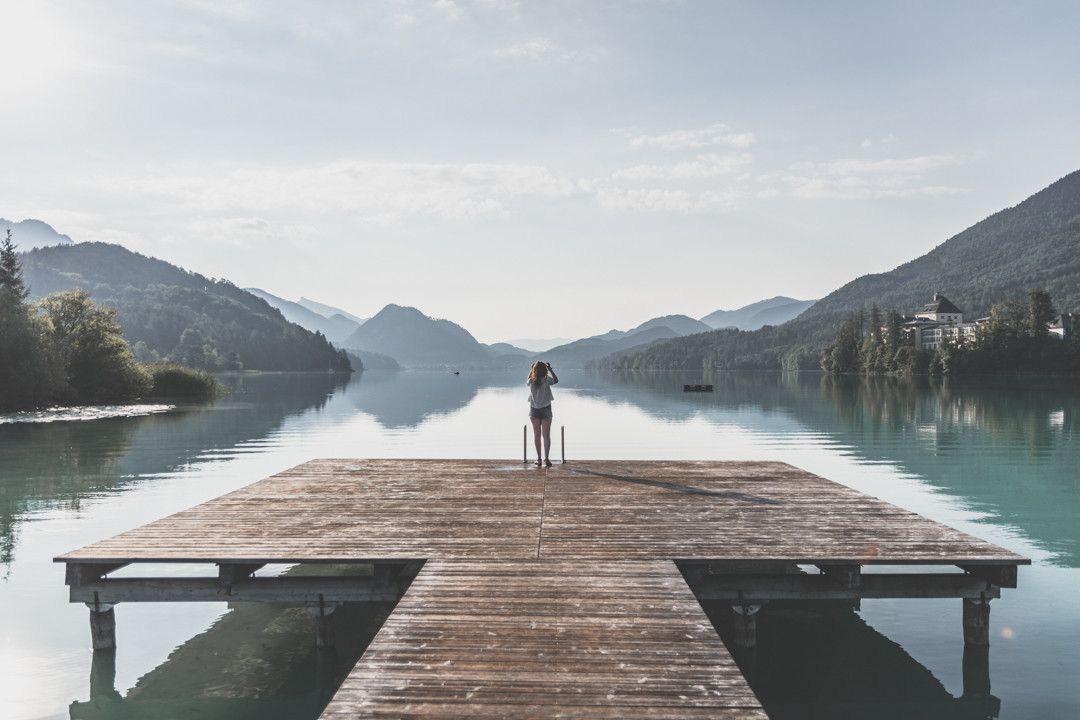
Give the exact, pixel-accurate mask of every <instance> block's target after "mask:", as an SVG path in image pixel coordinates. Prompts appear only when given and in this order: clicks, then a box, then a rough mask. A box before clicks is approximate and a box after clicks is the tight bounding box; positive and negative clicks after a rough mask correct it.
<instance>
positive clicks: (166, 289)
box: [16, 238, 350, 371]
mask: <svg viewBox="0 0 1080 720" xmlns="http://www.w3.org/2000/svg"><path fill="white" fill-rule="evenodd" d="M17 241H18V238H16V242H17ZM21 259H22V263H23V271H24V275H25V279H26V283H27V285H28V286H29V288H30V292H31V294H32V296H33V297H43V296H45V295H48V294H50V293H54V292H58V291H62V290H72V289H77V288H81V289H83V290H86V291H87V292H89V293H90V296H91V297H92V298H93V300H94V301H95V302H97V303H100V304H103V305H107V306H110V307H113V308H116V310H117V317H118V319H119V321H120V326H121V328H122V329H123V333H124V337H125V338H126V339H127V341H128V342H129V343H131V345H132V346H133V347H134V348H135V350H136V355H138V356H139V358H140V359H141V360H154V359H157V358H160V359H172V360H177V361H179V362H183V363H185V364H188V365H191V366H194V367H205V368H220V369H240V368H243V369H247V370H330V369H333V370H343V371H347V370H349V369H350V368H349V362H348V359H347V358H346V357H345V355H344V353H339V352H338V351H337V350H335V349H334V347H333V346H332V345H331V344H330V343H329V342H328V341H327V340H326V338H325V337H323V336H322V335H320V334H316V333H312V332H310V331H308V330H305V329H304V328H302V327H300V326H299V325H295V324H293V323H290V322H288V321H287V320H285V318H284V317H282V315H281V313H280V312H278V311H277V310H276V309H274V308H272V307H271V306H270V305H269V304H267V303H266V302H265V301H264V300H262V299H260V298H257V297H255V296H254V295H252V294H251V293H249V292H247V291H245V290H241V289H240V288H238V287H236V286H235V285H233V284H232V283H230V282H228V281H226V280H213V279H210V278H207V277H204V276H202V275H199V274H197V273H193V272H188V271H186V270H183V269H181V268H178V267H176V266H175V265H170V264H169V263H167V262H164V261H162V260H157V259H155V258H150V257H146V256H144V255H140V254H138V253H134V252H131V251H130V250H126V249H124V248H122V247H120V246H119V245H110V244H106V243H80V244H77V245H68V246H57V247H47V248H37V249H34V250H31V251H30V252H27V253H24V254H22V255H21Z"/></svg>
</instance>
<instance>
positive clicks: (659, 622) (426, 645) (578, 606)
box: [57, 459, 1029, 720]
mask: <svg viewBox="0 0 1080 720" xmlns="http://www.w3.org/2000/svg"><path fill="white" fill-rule="evenodd" d="M57 561H58V562H64V563H66V564H67V569H68V572H67V580H68V584H69V585H70V586H71V600H72V601H73V602H84V603H86V604H87V605H88V607H90V610H91V629H92V636H93V638H94V645H95V648H103V649H106V648H111V647H113V646H114V644H115V640H114V631H113V624H114V622H115V615H114V613H113V606H114V605H115V604H116V603H123V602H147V601H200V600H202V601H213V600H217V601H221V600H228V601H243V600H249V601H255V602H259V601H264V602H296V603H302V604H304V605H306V606H308V607H309V609H310V611H311V613H312V614H313V615H314V616H315V619H316V628H317V639H318V641H319V643H320V644H322V645H329V644H332V642H333V624H332V617H333V611H334V608H336V607H337V606H338V605H339V604H341V603H344V602H372V601H387V600H397V599H398V598H400V601H399V603H398V605H397V607H396V608H395V610H394V612H393V613H392V614H391V616H390V619H389V620H388V621H387V623H386V625H385V626H384V627H383V628H382V630H381V631H380V632H379V634H378V636H377V637H376V639H375V640H374V641H373V643H372V644H371V645H370V646H369V647H368V649H367V651H366V652H365V653H364V655H363V657H362V658H361V659H360V661H359V662H358V663H357V665H356V667H355V668H354V669H353V671H352V672H351V674H350V675H349V677H348V678H347V679H346V681H345V682H344V684H343V685H342V687H341V689H340V690H339V691H338V693H337V695H336V696H335V698H334V700H333V701H332V702H331V703H330V705H329V707H328V708H327V709H326V712H325V714H324V717H325V718H333V719H335V720H336V719H338V718H345V717H349V718H362V717H418V718H419V717H424V718H459V717H460V718H466V717H468V718H494V717H536V718H541V717H544V718H547V717H566V718H694V717H714V718H763V717H765V715H764V713H763V711H762V709H761V706H760V704H759V703H758V701H757V699H756V698H755V697H754V694H753V692H752V691H751V690H750V688H749V686H748V685H747V683H746V681H745V680H744V678H743V676H742V675H741V673H740V672H739V670H738V669H737V667H736V665H735V664H734V662H733V661H732V658H731V656H730V655H729V654H728V651H727V649H726V648H725V646H724V644H723V643H722V642H721V641H720V640H719V638H718V637H717V635H716V634H715V632H714V631H713V629H712V627H711V625H710V623H709V621H708V620H707V619H706V617H705V615H704V613H703V612H702V610H701V607H700V605H699V604H698V600H718V601H723V602H728V603H730V604H731V607H732V609H733V611H734V616H735V618H736V631H737V632H736V638H735V642H736V645H737V646H738V647H737V648H736V649H737V650H739V651H740V652H741V651H744V650H749V649H750V648H752V647H753V646H754V644H755V628H756V622H757V615H758V611H759V610H760V608H761V607H762V606H763V605H766V604H767V603H769V602H772V601H775V600H806V601H814V600H851V601H861V600H863V599H873V598H885V597H890V598H892V597H911V598H920V597H951V598H958V599H961V600H962V601H963V621H964V622H963V627H964V637H965V642H966V643H967V645H968V646H970V647H974V648H985V647H986V646H987V645H988V643H989V601H990V600H991V599H992V598H994V597H998V596H999V594H1000V588H1002V587H1015V586H1016V568H1017V566H1018V565H1021V564H1027V563H1028V562H1029V561H1028V560H1027V559H1026V558H1023V557H1021V556H1019V555H1016V554H1014V553H1011V552H1009V551H1007V550H1004V549H1002V548H1000V547H997V546H995V545H992V544H990V543H987V542H985V541H982V540H979V539H978V538H975V537H972V536H970V535H967V534H964V533H961V532H959V531H957V530H954V529H952V528H949V527H946V526H944V525H942V524H940V523H936V522H933V521H931V520H928V519H926V518H923V517H921V516H919V515H916V514H914V513H911V512H908V511H906V510H903V509H901V508H898V507H896V506H893V505H890V504H888V503H885V502H882V501H881V500H877V499H875V498H872V497H870V496H867V495H865V494H862V493H859V492H857V491H854V490H852V489H850V488H847V487H845V486H843V485H839V484H837V483H833V482H830V481H828V480H824V479H822V478H820V477H817V476H815V475H813V474H810V473H807V472H805V471H802V470H799V469H797V468H794V467H792V466H790V465H786V464H783V463H775V462H614V461H611V462H608V461H582V462H574V463H572V464H567V465H560V466H556V467H554V468H550V469H538V468H535V467H532V466H523V465H521V464H519V463H512V462H505V461H483V460H366V459H365V460H356V459H343V460H315V461H312V462H309V463H305V464H303V465H300V466H298V467H296V468H293V469H291V470H287V471H285V472H283V473H280V474H278V475H275V476H273V477H271V478H268V479H266V480H262V481H260V482H257V483H254V484H252V485H249V486H247V487H245V488H242V489H240V490H237V491H235V492H232V493H229V494H228V495H224V496H222V497H220V498H217V499H215V500H211V501H209V502H206V503H203V504H202V505H199V506H197V507H194V508H191V509H190V510H185V511H183V512H180V513H177V514H175V515H172V516H170V517H167V518H164V519H162V520H159V521H157V522H154V523H150V524H149V525H145V526H143V527H140V528H136V529H134V530H131V531H129V532H126V533H123V534H121V535H118V536H116V537H113V538H110V539H107V540H103V541H101V542H98V543H95V544H93V545H90V546H87V547H85V548H82V549H79V550H76V551H73V552H71V553H68V554H67V555H64V556H61V557H59V558H57ZM160 562H199V563H214V564H215V565H216V566H217V569H218V573H217V577H201V578H151V577H118V578H113V577H109V573H111V572H113V571H115V570H116V569H118V568H120V567H124V566H126V565H131V564H138V563H160ZM329 562H334V563H355V564H358V565H359V566H360V567H361V568H366V569H364V570H362V571H361V572H359V573H358V574H357V575H356V576H355V577H345V578H342V577H319V576H314V577H311V576H304V577H299V578H289V577H260V576H258V575H256V572H257V571H258V569H259V568H261V567H262V566H263V565H265V564H268V563H310V564H317V563H329ZM800 565H801V566H803V569H801V570H800V568H799V567H798V566H800ZM868 565H890V566H911V565H942V566H957V568H958V571H956V572H934V573H926V572H887V573H884V572H873V573H863V572H862V568H863V567H864V566H868ZM808 566H813V567H816V570H810V571H807V567H808ZM899 569H900V570H904V569H905V568H903V567H900V568H899ZM695 596H696V597H695ZM984 654H985V653H984ZM975 655H976V656H978V653H975ZM966 657H967V655H965V658H966ZM965 662H967V660H965ZM987 687H988V682H987Z"/></svg>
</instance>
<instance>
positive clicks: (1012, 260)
mask: <svg viewBox="0 0 1080 720" xmlns="http://www.w3.org/2000/svg"><path fill="white" fill-rule="evenodd" d="M1032 288H1039V289H1044V290H1046V291H1048V292H1049V293H1050V294H1051V296H1052V298H1053V300H1054V304H1055V307H1056V308H1057V310H1058V311H1059V312H1075V311H1077V310H1080V171H1077V172H1073V173H1071V174H1069V175H1067V176H1065V177H1064V178H1062V179H1060V180H1058V181H1057V182H1055V183H1053V184H1052V185H1050V186H1049V187H1047V188H1045V189H1043V190H1041V191H1039V192H1037V193H1036V194H1034V195H1032V196H1031V197H1029V198H1027V199H1026V200H1024V201H1023V202H1021V203H1020V204H1018V205H1016V206H1013V207H1010V208H1006V209H1005V210H1001V211H1000V212H997V213H995V214H993V215H991V216H990V217H988V218H986V219H985V220H982V221H980V222H978V223H976V224H975V225H972V226H971V227H969V228H968V229H966V230H964V231H963V232H961V233H958V234H957V235H954V236H953V237H951V238H949V239H948V240H946V241H945V242H943V243H941V244H940V245H938V246H937V247H935V248H934V249H933V250H931V251H930V252H928V253H926V254H925V255H922V256H920V257H918V258H916V259H914V260H912V261H910V262H907V263H905V264H903V265H900V266H899V267H897V268H895V269H893V270H890V271H888V272H884V273H876V274H872V275H864V276H862V277H859V278H857V279H855V280H852V281H851V282H849V283H847V284H846V285H844V286H843V287H841V288H839V289H837V290H835V291H833V292H832V293H830V294H829V295H827V296H825V297H824V298H822V299H821V300H818V301H817V302H816V303H814V304H813V305H812V306H811V307H810V308H809V309H807V310H806V311H805V312H803V313H802V314H801V315H799V316H798V317H797V318H795V319H794V320H791V321H789V322H787V323H784V324H783V325H780V326H776V327H765V328H762V329H760V330H757V331H753V332H744V331H739V330H716V331H714V332H711V333H706V334H703V335H695V336H691V337H689V338H677V339H672V340H667V341H665V342H661V343H657V344H655V345H652V346H650V347H649V348H647V349H645V350H643V351H642V352H639V353H627V354H625V355H623V356H620V357H618V358H610V359H606V360H603V361H601V362H599V363H598V364H597V365H598V366H599V367H606V368H620V369H686V370H724V369H763V368H771V369H779V368H781V367H787V368H792V369H794V368H802V369H817V367H818V358H819V357H820V352H821V349H822V347H824V345H825V344H826V343H827V342H828V341H829V340H830V339H831V338H832V336H833V335H834V334H835V332H836V329H837V328H838V327H839V325H840V324H841V323H842V322H843V321H844V319H845V318H846V317H847V316H848V315H849V314H850V313H851V312H853V311H855V310H860V309H866V308H869V307H870V306H871V305H873V304H876V305H877V306H878V307H879V308H880V309H881V310H882V311H887V310H890V309H896V310H898V311H900V312H911V311H913V310H915V309H917V308H919V307H921V306H922V305H923V304H925V303H927V302H929V301H930V299H931V297H932V296H933V294H934V293H935V292H942V293H944V294H945V295H946V296H947V297H948V298H949V299H950V300H952V301H953V302H954V303H955V304H956V305H958V306H959V307H960V309H961V310H963V311H964V313H965V316H966V317H978V316H981V315H985V314H986V313H988V312H989V310H990V307H991V305H993V304H994V303H998V302H1001V301H1004V300H1010V299H1017V298H1019V297H1021V296H1022V295H1023V294H1024V293H1025V292H1026V291H1027V290H1028V289H1032Z"/></svg>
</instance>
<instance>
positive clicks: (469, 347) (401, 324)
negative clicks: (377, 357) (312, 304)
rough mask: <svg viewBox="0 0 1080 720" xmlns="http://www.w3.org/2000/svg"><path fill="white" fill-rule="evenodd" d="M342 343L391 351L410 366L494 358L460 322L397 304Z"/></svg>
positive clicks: (477, 364) (475, 363) (468, 364)
mask: <svg viewBox="0 0 1080 720" xmlns="http://www.w3.org/2000/svg"><path fill="white" fill-rule="evenodd" d="M342 344H343V346H344V347H345V348H347V349H349V350H364V351H367V352H375V353H380V354H382V355H389V356H390V357H392V358H394V359H395V360H397V361H398V362H399V363H401V364H402V365H405V366H408V367H450V366H455V367H457V366H465V367H483V366H487V365H488V364H490V362H491V355H490V354H489V353H488V351H487V348H485V347H484V346H483V345H481V344H480V343H479V342H477V340H476V338H474V337H473V336H472V334H471V333H469V331H468V330H466V329H465V328H463V327H461V326H460V325H458V324H456V323H453V322H450V321H449V320H438V319H435V318H431V317H428V316H427V315H425V314H424V313H422V312H420V311H419V310H417V309H416V308H414V307H403V306H401V305H393V304H391V305H387V306H386V307H384V308H383V309H382V310H380V311H379V312H377V313H376V314H375V315H374V316H373V317H372V318H371V319H369V320H368V321H367V322H365V323H364V324H363V325H361V326H360V327H358V328H357V329H356V330H355V331H354V332H353V333H352V334H351V335H350V336H349V337H347V338H346V339H345V340H344V341H343V343H342Z"/></svg>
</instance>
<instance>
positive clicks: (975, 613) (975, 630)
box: [960, 595, 990, 647]
mask: <svg viewBox="0 0 1080 720" xmlns="http://www.w3.org/2000/svg"><path fill="white" fill-rule="evenodd" d="M960 602H962V603H963V604H964V645H965V646H968V645H973V646H975V647H986V646H989V645H990V598H988V597H986V596H985V595H984V596H983V597H982V598H978V599H974V598H964V599H963V600H961V601H960Z"/></svg>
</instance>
